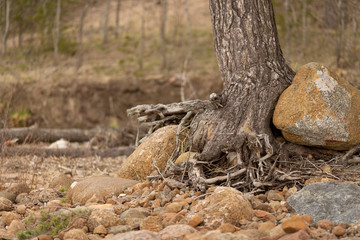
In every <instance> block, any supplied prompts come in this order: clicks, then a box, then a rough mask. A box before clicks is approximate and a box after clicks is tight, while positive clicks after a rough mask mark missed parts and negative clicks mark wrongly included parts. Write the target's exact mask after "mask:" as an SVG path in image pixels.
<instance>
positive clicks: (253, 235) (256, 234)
mask: <svg viewBox="0 0 360 240" xmlns="http://www.w3.org/2000/svg"><path fill="white" fill-rule="evenodd" d="M237 233H240V234H241V235H245V236H246V237H248V239H249V240H250V239H251V240H252V239H261V238H263V237H264V234H263V233H262V232H260V231H259V230H257V229H246V230H240V231H239V232H237ZM240 239H241V238H240Z"/></svg>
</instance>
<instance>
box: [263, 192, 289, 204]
mask: <svg viewBox="0 0 360 240" xmlns="http://www.w3.org/2000/svg"><path fill="white" fill-rule="evenodd" d="M266 198H267V200H268V201H269V202H270V201H284V200H285V199H284V196H283V195H281V194H280V193H279V192H277V191H275V190H269V191H268V192H267V193H266Z"/></svg>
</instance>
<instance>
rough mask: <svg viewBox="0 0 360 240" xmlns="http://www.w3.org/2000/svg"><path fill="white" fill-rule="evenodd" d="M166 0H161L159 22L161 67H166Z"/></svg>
mask: <svg viewBox="0 0 360 240" xmlns="http://www.w3.org/2000/svg"><path fill="white" fill-rule="evenodd" d="M167 5H168V2H167V0H162V1H161V20H160V22H161V24H160V37H161V55H162V69H163V70H164V69H166V65H167V61H166V38H165V28H166V14H167Z"/></svg>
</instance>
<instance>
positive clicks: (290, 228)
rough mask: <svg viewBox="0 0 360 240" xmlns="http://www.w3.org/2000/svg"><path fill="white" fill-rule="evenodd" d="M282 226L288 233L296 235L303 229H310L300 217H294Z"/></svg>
mask: <svg viewBox="0 0 360 240" xmlns="http://www.w3.org/2000/svg"><path fill="white" fill-rule="evenodd" d="M281 226H282V228H283V230H284V232H286V233H294V232H297V231H300V230H303V229H308V226H307V225H306V223H305V221H304V219H303V218H302V217H301V216H299V215H295V216H292V217H291V218H289V219H287V220H285V221H284V222H283V223H282V224H281Z"/></svg>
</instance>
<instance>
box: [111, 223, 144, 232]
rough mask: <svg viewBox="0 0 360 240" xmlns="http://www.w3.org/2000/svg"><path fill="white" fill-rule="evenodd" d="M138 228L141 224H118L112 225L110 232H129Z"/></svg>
mask: <svg viewBox="0 0 360 240" xmlns="http://www.w3.org/2000/svg"><path fill="white" fill-rule="evenodd" d="M138 228H139V225H118V226H112V227H110V228H109V230H108V232H109V233H111V234H118V233H124V232H129V231H132V230H135V229H138Z"/></svg>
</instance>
